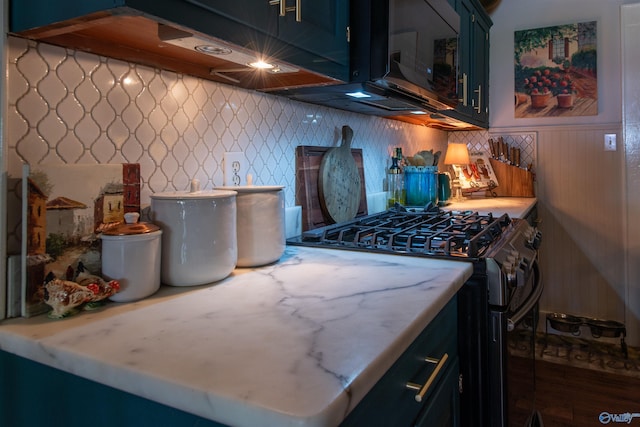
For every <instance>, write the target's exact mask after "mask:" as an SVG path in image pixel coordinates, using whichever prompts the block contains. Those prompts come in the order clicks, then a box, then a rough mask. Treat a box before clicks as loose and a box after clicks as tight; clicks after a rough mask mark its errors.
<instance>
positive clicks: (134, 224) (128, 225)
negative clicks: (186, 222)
mask: <svg viewBox="0 0 640 427" xmlns="http://www.w3.org/2000/svg"><path fill="white" fill-rule="evenodd" d="M139 218H140V214H139V213H137V212H127V213H126V214H124V221H125V223H124V224H120V225H118V226H116V227H113V228H110V229H108V230H106V231H104V232H103V233H102V234H103V235H105V236H132V235H137V234H149V233H153V232H156V231H159V230H160V227H158V226H157V225H155V224H151V223H148V222H138V219H139Z"/></svg>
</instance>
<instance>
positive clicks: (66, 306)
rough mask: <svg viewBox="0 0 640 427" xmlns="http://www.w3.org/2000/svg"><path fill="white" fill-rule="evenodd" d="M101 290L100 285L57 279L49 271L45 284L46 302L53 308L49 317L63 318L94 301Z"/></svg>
mask: <svg viewBox="0 0 640 427" xmlns="http://www.w3.org/2000/svg"><path fill="white" fill-rule="evenodd" d="M99 291H100V289H99V287H98V285H96V284H90V285H89V286H80V285H79V284H77V283H75V282H71V281H69V280H62V279H56V278H55V276H54V275H53V274H52V273H49V274H48V275H47V277H46V279H45V284H44V302H45V303H46V304H47V305H48V306H50V307H51V308H52V310H51V311H50V312H49V317H50V318H52V319H62V318H63V317H67V316H70V315H72V314H74V313H75V312H77V307H79V306H80V305H82V304H84V303H86V302H89V301H92V299H93V298H94V297H95V296H96V295H97V294H98V292H99Z"/></svg>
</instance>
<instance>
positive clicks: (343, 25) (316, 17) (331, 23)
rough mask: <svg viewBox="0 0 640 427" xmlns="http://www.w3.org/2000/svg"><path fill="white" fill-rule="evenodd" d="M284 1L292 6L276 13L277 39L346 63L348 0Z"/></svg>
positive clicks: (347, 59)
mask: <svg viewBox="0 0 640 427" xmlns="http://www.w3.org/2000/svg"><path fill="white" fill-rule="evenodd" d="M282 1H286V0H282ZM287 5H288V6H289V7H291V8H292V9H294V10H291V11H289V12H287V13H286V14H285V16H283V17H280V25H279V28H278V36H279V37H280V39H283V40H287V41H289V42H290V43H291V44H293V45H295V46H298V47H301V48H303V49H306V50H308V51H310V52H314V53H317V54H321V55H322V56H325V57H326V58H327V59H330V60H331V61H334V62H337V63H339V64H348V61H349V42H348V40H347V27H348V25H349V2H348V1H344V0H323V1H317V0H295V1H294V0H288V1H287ZM275 7H276V8H279V5H278V6H275ZM298 8H299V9H298ZM296 17H297V18H299V20H296Z"/></svg>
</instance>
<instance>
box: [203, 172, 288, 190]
mask: <svg viewBox="0 0 640 427" xmlns="http://www.w3.org/2000/svg"><path fill="white" fill-rule="evenodd" d="M283 188H284V185H253V177H252V176H251V175H250V174H249V175H247V185H243V186H222V187H216V189H217V190H221V191H229V190H231V191H236V192H238V193H239V194H242V193H267V192H270V191H280V190H282V189H283Z"/></svg>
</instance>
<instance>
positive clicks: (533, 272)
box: [288, 205, 542, 427]
mask: <svg viewBox="0 0 640 427" xmlns="http://www.w3.org/2000/svg"><path fill="white" fill-rule="evenodd" d="M540 242H541V235H540V233H539V232H538V231H537V230H536V229H535V228H534V227H532V226H531V225H530V224H529V223H527V221H525V220H522V219H512V218H510V217H509V216H508V215H507V214H504V215H500V216H494V215H491V214H488V215H484V214H479V213H478V212H473V211H444V210H441V209H439V208H436V207H433V208H406V207H403V206H399V205H396V206H395V207H394V208H392V209H389V210H387V211H384V212H380V213H378V214H373V215H368V216H364V217H360V218H356V219H354V220H351V221H348V222H344V223H339V224H333V225H329V226H326V227H322V228H318V229H314V230H309V231H306V232H304V233H303V234H302V235H301V236H299V237H296V238H293V239H290V240H289V241H288V244H292V245H302V246H313V247H322V248H335V249H341V250H357V251H371V252H381V253H391V254H396V255H403V256H417V257H435V258H441V259H451V260H456V261H461V262H471V263H473V265H474V274H473V276H472V278H471V279H470V280H469V281H468V282H467V283H465V286H463V288H462V289H461V290H460V292H459V294H458V304H459V319H458V323H459V336H460V338H459V351H460V360H461V374H462V375H463V378H464V388H463V392H462V394H461V406H462V409H461V421H462V422H461V424H462V425H464V426H474V427H478V426H491V427H500V426H507V425H512V424H509V421H508V419H507V418H508V412H509V411H508V404H509V396H508V393H507V387H508V378H507V377H506V372H507V363H508V354H507V339H508V334H509V332H510V331H511V330H513V329H515V328H522V327H528V328H529V329H531V331H532V335H533V334H535V323H536V321H537V304H538V300H539V298H540V295H541V293H542V282H541V280H540V274H539V269H538V266H537V263H538V248H539V246H540ZM525 324H526V326H523V325H525ZM532 357H533V356H532ZM533 392H534V390H532V391H531V393H532V394H533ZM527 412H529V414H528V416H527V417H526V418H527V421H526V424H524V425H528V426H536V425H540V423H539V418H538V417H539V416H538V414H537V413H536V411H535V408H534V407H533V396H532V397H531V408H529V409H528V410H527Z"/></svg>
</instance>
